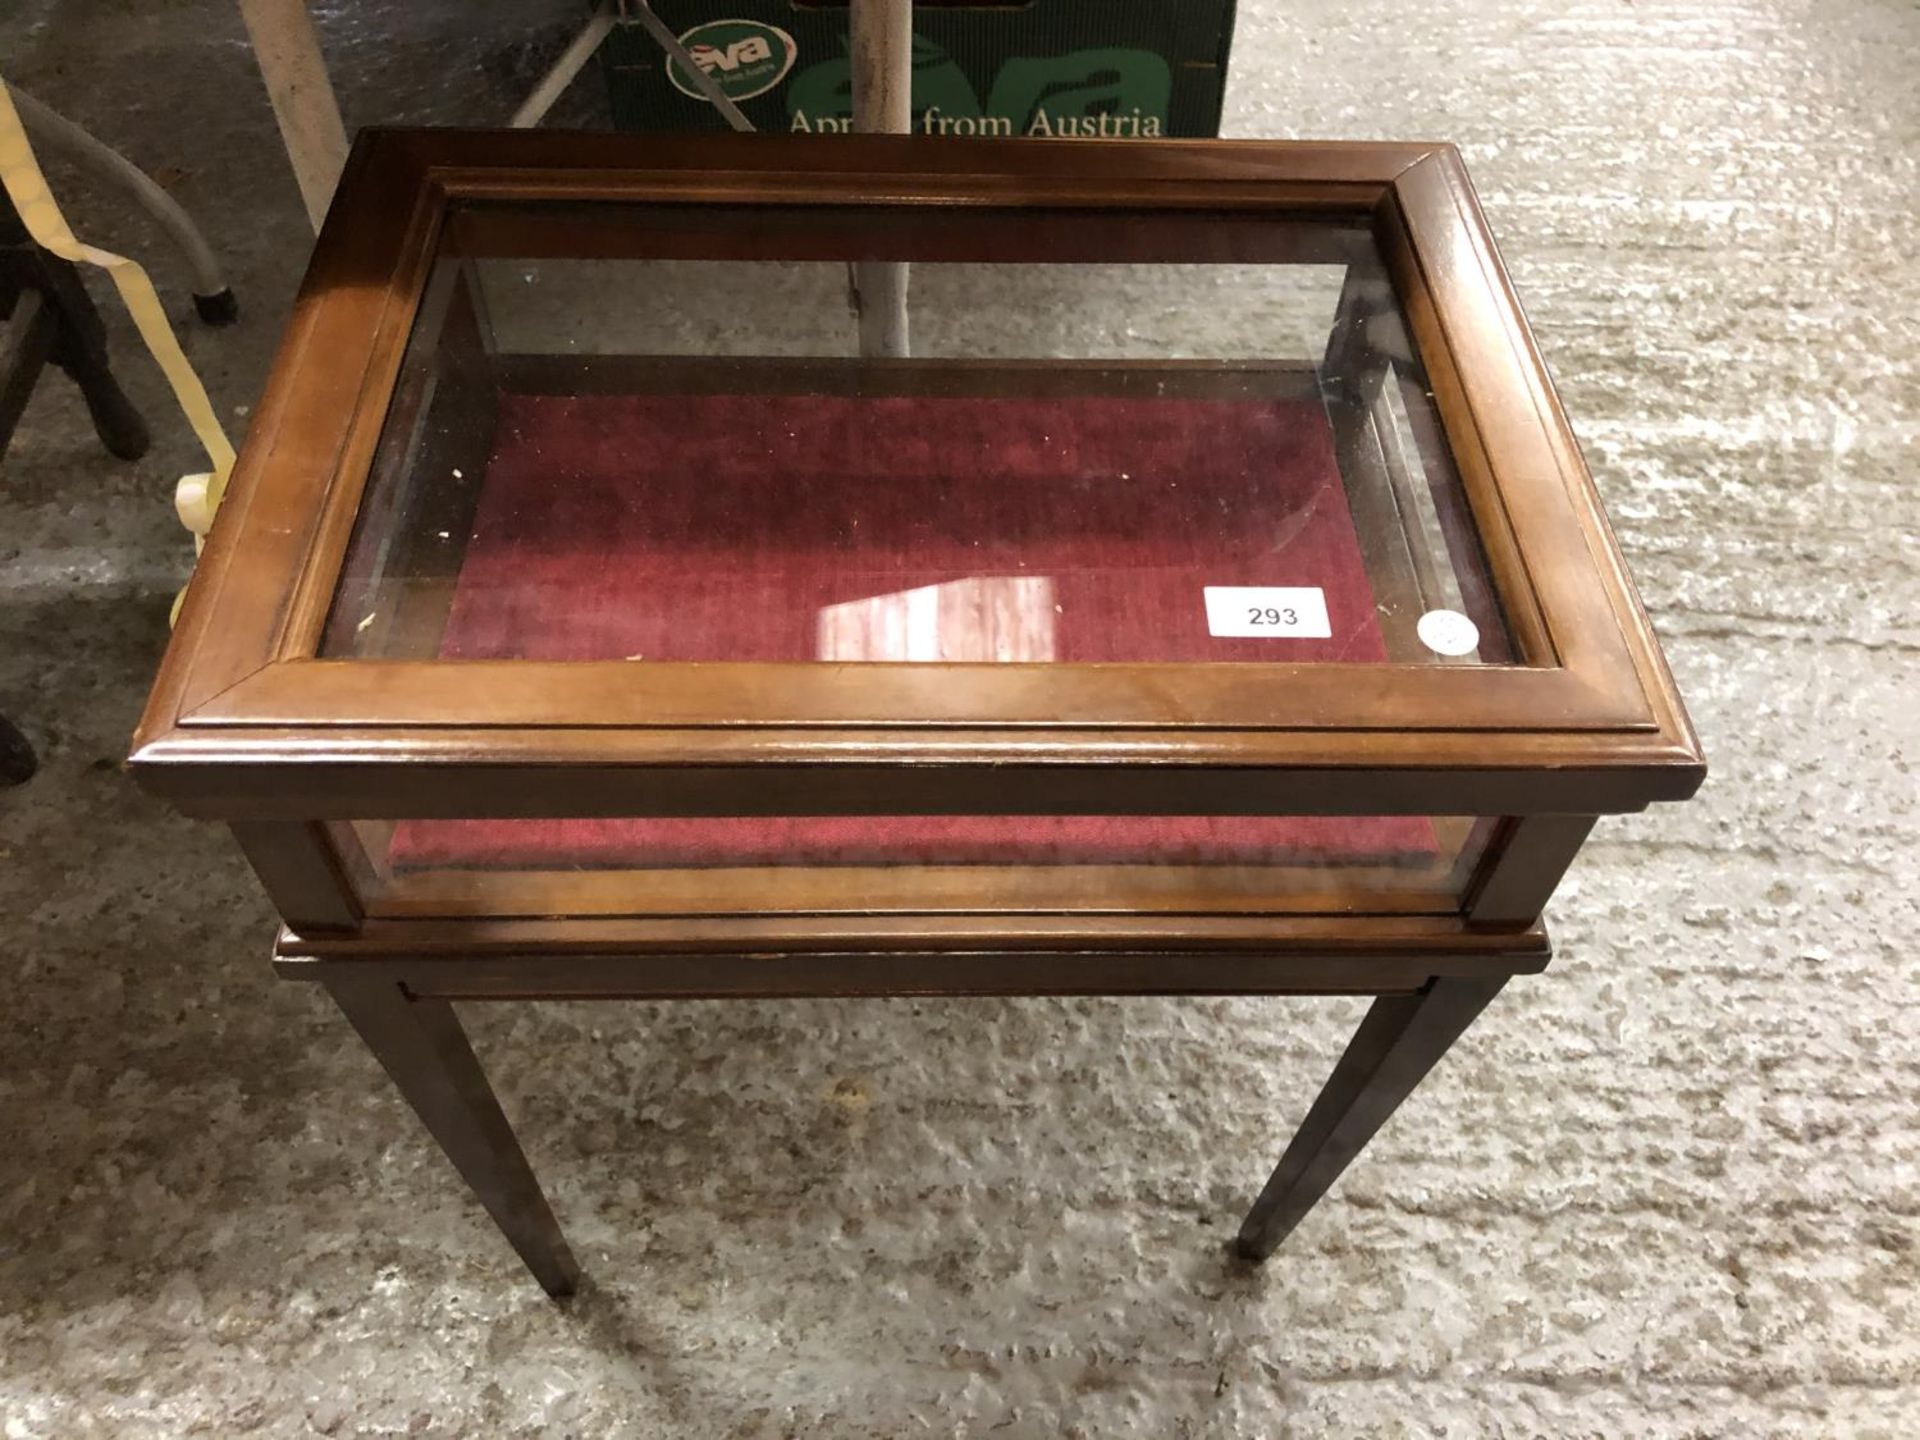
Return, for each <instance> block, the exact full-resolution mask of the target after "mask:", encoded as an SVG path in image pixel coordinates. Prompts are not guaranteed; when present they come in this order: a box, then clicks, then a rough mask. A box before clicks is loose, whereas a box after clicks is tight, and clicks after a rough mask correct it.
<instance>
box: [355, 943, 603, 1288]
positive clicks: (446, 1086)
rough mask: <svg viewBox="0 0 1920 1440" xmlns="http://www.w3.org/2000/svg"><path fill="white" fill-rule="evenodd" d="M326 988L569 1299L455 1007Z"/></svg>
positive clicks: (548, 1225) (523, 1162)
mask: <svg viewBox="0 0 1920 1440" xmlns="http://www.w3.org/2000/svg"><path fill="white" fill-rule="evenodd" d="M326 984H327V989H328V990H329V991H330V992H332V995H333V998H334V1000H335V1001H336V1002H338V1004H339V1006H340V1008H341V1009H342V1010H344V1011H346V1014H347V1018H348V1019H349V1020H351V1021H352V1022H353V1028H354V1029H356V1030H358V1031H359V1032H360V1038H361V1039H363V1040H365V1041H366V1042H367V1045H368V1047H369V1048H370V1049H372V1051H373V1053H374V1055H375V1056H376V1057H377V1058H378V1059H379V1061H380V1063H381V1064H382V1065H383V1066H385V1067H386V1071H387V1074H389V1075H391V1076H392V1077H393V1082H394V1084H396V1085H398V1086H399V1087H400V1093H401V1094H402V1095H404V1096H406V1097H407V1103H408V1104H410V1105H412V1106H413V1108H414V1110H415V1112H416V1113H417V1114H418V1115H419V1116H420V1118H421V1119H422V1120H423V1121H425V1122H426V1126H427V1129H428V1130H430V1131H432V1132H433V1138H434V1139H436V1140H438V1141H439V1142H440V1148H441V1149H442V1150H444V1151H446V1152H447V1158H448V1159H449V1160H451V1161H453V1164H454V1168H455V1169H457V1170H458V1171H459V1172H460V1173H461V1174H462V1175H463V1176H465V1177H466V1181H467V1184H468V1185H470V1186H472V1187H473V1191H474V1194H476V1195H478V1196H479V1197H480V1203H481V1204H482V1205H484V1206H486V1207H487V1213H488V1214H489V1215H491V1216H493V1219H494V1223H495V1224H496V1225H498V1226H499V1227H500V1229H501V1230H502V1231H503V1232H504V1233H505V1234H506V1237H507V1239H508V1240H509V1241H510V1242H511V1243H512V1245H513V1248H514V1249H515V1250H517V1251H519V1252H520V1258H521V1259H522V1260H524V1261H526V1262H527V1268H528V1269H529V1270H531V1271H533V1273H534V1277H535V1278H536V1279H537V1280H539V1282H540V1284H541V1285H542V1286H543V1287H544V1288H545V1289H546V1292H547V1293H548V1294H549V1295H555V1296H558V1295H571V1294H572V1293H573V1287H574V1285H575V1283H576V1282H577V1281H578V1280H579V1278H580V1267H579V1266H578V1265H577V1264H576V1263H575V1262H574V1258H573V1252H572V1251H571V1250H569V1249H568V1248H567V1241H566V1237H565V1236H563V1235H562V1234H561V1233H560V1225H559V1222H558V1221H556V1220H555V1219H554V1218H553V1211H552V1210H551V1209H549V1208H548V1206H547V1197H546V1196H545V1195H543V1194H541V1193H540V1182H539V1181H538V1180H536V1179H534V1178H533V1170H532V1168H531V1167H530V1166H529V1165H528V1164H527V1157H526V1156H525V1155H524V1154H522V1153H521V1150H520V1142H519V1141H517V1140H515V1139H514V1138H513V1130H512V1128H511V1127H510V1126H509V1125H508V1124H507V1117H506V1116H505V1115H503V1114H502V1113H501V1112H500V1103H499V1101H497V1100H496V1099H495V1098H494V1095H493V1087H492V1086H490V1085H488V1084H487V1077H486V1073H485V1072H484V1071H483V1070H481V1068H480V1062H479V1061H478V1060H477V1059H475V1058H474V1054H473V1048H472V1047H471V1046H470V1045H468V1044H467V1032H466V1031H465V1030H463V1029H461V1027H460V1020H459V1017H458V1016H456V1015H455V1014H454V1013H453V1006H452V1005H450V1004H449V1003H448V1002H447V1001H445V1000H422V999H415V998H413V997H410V996H409V995H408V994H407V993H406V992H405V991H404V990H402V989H401V988H400V987H399V986H398V985H396V984H393V983H392V982H391V981H384V980H377V979H357V978H341V979H334V978H328V979H327V981H326Z"/></svg>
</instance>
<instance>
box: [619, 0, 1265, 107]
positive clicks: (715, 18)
mask: <svg viewBox="0 0 1920 1440" xmlns="http://www.w3.org/2000/svg"><path fill="white" fill-rule="evenodd" d="M1233 7H1234V0H1025V3H1013V4H1000V5H989V4H955V3H938V0H919V3H918V4H916V5H915V6H914V19H913V31H914V34H913V125H914V129H915V131H916V132H919V133H925V134H931V135H1036V136H1038V135H1048V136H1068V137H1078V136H1102V135H1106V136H1119V137H1127V138H1149V137H1153V136H1158V135H1215V134H1218V133H1219V130H1220V99H1221V95H1222V92H1223V90H1224V87H1225V80H1226V73H1227V47H1228V45H1229V43H1230V42H1231V40H1232V38H1233ZM653 9H654V11H655V13H657V14H658V15H659V16H660V18H661V19H662V20H664V21H665V22H666V23H667V25H668V26H670V27H671V28H672V30H673V32H674V33H675V34H676V35H678V36H679V37H680V41H681V43H682V44H683V45H685V46H686V47H687V49H688V50H689V51H690V52H691V53H692V55H693V56H694V58H695V60H696V61H698V63H699V64H700V66H701V68H702V69H704V70H706V71H707V73H708V74H710V75H712V76H713V77H714V79H716V80H717V81H719V82H720V85H721V88H722V89H723V90H724V91H725V92H726V94H727V96H728V98H730V99H731V100H733V101H734V103H736V104H737V105H739V107H740V108H741V110H742V111H744V112H745V114H746V116H747V118H748V119H749V120H751V121H752V122H753V123H754V126H755V128H756V129H760V130H795V131H807V132H815V133H819V132H830V131H841V130H847V129H851V128H852V124H851V122H852V115H853V96H852V76H851V64H850V61H849V59H848V54H849V51H848V40H847V7H846V4H845V3H844V0H841V3H839V4H831V3H830V4H819V5H804V4H800V3H798V0H655V3H654V6H653ZM601 59H602V63H603V65H604V67H605V70H606V77H607V87H608V92H609V95H610V98H611V101H612V110H613V122H614V124H615V125H617V126H618V127H620V128H621V129H623V130H719V129H725V128H726V121H725V120H724V119H723V118H722V117H721V116H720V115H719V114H718V113H717V112H716V111H715V110H714V108H713V106H712V104H710V103H709V102H708V101H707V99H706V97H705V96H703V95H702V94H701V93H700V91H699V89H698V88H697V87H696V86H695V84H694V83H693V81H692V80H691V79H690V78H688V77H687V76H686V75H685V74H684V73H683V72H682V70H681V67H680V65H679V64H678V63H677V62H676V63H671V64H670V63H669V62H668V60H667V57H666V55H665V53H664V52H663V51H662V50H661V49H660V47H659V45H658V44H657V43H656V42H655V41H654V39H653V37H652V36H650V35H649V34H648V33H647V32H646V31H645V30H644V29H642V28H641V27H640V26H639V25H637V24H635V23H633V22H630V21H629V22H624V23H622V24H620V25H617V26H616V27H615V28H614V31H613V33H612V34H611V35H609V36H608V37H607V41H606V44H605V45H604V46H603V47H602V49H601Z"/></svg>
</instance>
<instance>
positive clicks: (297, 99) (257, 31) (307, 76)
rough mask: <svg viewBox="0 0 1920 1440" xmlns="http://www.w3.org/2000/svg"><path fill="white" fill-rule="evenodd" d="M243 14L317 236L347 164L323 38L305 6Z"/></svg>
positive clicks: (244, 7)
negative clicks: (334, 190) (321, 49)
mask: <svg viewBox="0 0 1920 1440" xmlns="http://www.w3.org/2000/svg"><path fill="white" fill-rule="evenodd" d="M240 14H241V17H242V18H243V19H244V20H245V21H246V22H247V35H248V37H249V38H250V39H251V40H252V41H253V58H254V62H255V63H256V64H258V65H259V67H260V78H261V79H262V80H264V81H266V82H267V99H269V100H270V101H272V102H273V118H274V119H275V120H277V121H278V122H279V123H280V138H281V140H282V141H284V142H285V144H286V147H287V158H288V159H289V160H291V161H292V162H293V174H294V178H295V179H296V180H298V181H299V182H300V195H301V198H302V199H304V200H305V201H306V202H307V218H308V219H309V220H311V221H312V222H313V228H314V229H315V230H318V229H319V228H320V222H321V221H322V220H324V219H325V218H326V214H327V204H328V202H329V201H331V200H332V199H333V187H334V186H335V185H336V184H338V183H339V180H340V172H341V170H342V169H344V168H345V167H346V163H347V127H346V126H345V125H344V124H342V123H341V120H340V102H339V101H337V100H336V99H334V96H333V82H332V81H331V80H330V79H328V78H327V62H326V60H325V59H324V58H323V57H322V55H321V53H320V37H319V35H318V34H316V33H315V31H314V28H313V17H312V16H310V15H309V14H307V5H306V0H240Z"/></svg>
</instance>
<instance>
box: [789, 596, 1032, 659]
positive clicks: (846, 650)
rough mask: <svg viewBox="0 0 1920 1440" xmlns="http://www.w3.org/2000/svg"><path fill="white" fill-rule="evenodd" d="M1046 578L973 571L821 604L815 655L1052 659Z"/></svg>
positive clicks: (842, 657) (851, 657)
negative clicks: (966, 576)
mask: <svg viewBox="0 0 1920 1440" xmlns="http://www.w3.org/2000/svg"><path fill="white" fill-rule="evenodd" d="M1059 610H1060V607H1059V606H1058V605H1056V604H1054V602H1053V581H1051V580H1049V579H1047V578H1046V577H1045V576H1043V575H1011V576H973V577H971V578H969V579H966V580H949V581H947V582H945V583H944V584H940V585H921V586H917V587H916V588H914V589H912V590H896V591H895V592H894V593H893V594H891V595H874V596H871V597H869V598H868V599H865V600H842V601H840V602H839V603H837V604H833V605H827V606H824V607H823V608H822V609H821V611H820V645H819V649H818V650H817V651H816V652H815V653H816V654H817V655H818V656H819V658H820V659H822V660H949V661H964V660H999V661H1009V660H1051V659H1053V658H1054V653H1053V650H1054V646H1053V632H1054V617H1055V616H1056V615H1057V614H1058V613H1059Z"/></svg>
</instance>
